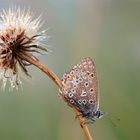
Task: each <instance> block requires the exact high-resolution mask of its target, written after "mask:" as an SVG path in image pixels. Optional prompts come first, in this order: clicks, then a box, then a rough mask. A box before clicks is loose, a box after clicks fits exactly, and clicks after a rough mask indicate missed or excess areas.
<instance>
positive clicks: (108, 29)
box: [0, 0, 140, 140]
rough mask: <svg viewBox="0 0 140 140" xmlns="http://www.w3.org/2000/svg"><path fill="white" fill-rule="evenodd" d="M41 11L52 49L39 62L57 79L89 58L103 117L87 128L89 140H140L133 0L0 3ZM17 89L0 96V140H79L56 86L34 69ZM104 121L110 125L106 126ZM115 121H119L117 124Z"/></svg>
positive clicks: (138, 7) (139, 56)
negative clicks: (83, 59)
mask: <svg viewBox="0 0 140 140" xmlns="http://www.w3.org/2000/svg"><path fill="white" fill-rule="evenodd" d="M0 2H1V9H2V8H8V7H9V6H11V5H19V6H21V7H31V10H32V11H33V12H35V15H36V16H38V15H39V14H40V13H43V16H42V18H43V20H44V21H45V23H46V24H45V25H44V28H46V27H48V26H50V27H51V29H50V30H49V34H50V35H51V36H52V38H51V39H50V41H49V43H48V44H50V45H51V47H50V49H51V50H52V52H51V53H49V54H48V55H47V56H43V57H42V58H41V60H42V62H43V63H45V64H46V65H47V66H48V67H50V68H51V69H52V70H54V71H55V72H56V74H58V76H59V77H61V76H62V74H63V73H64V72H65V71H67V70H69V69H70V68H71V67H72V66H73V65H75V64H76V63H78V62H79V61H80V60H81V59H82V58H83V57H85V56H90V57H92V58H93V59H95V61H96V65H97V70H98V78H99V81H100V101H101V102H100V107H101V109H102V110H103V111H105V112H108V115H107V116H105V117H104V118H103V119H101V120H99V121H97V122H96V123H95V124H94V125H90V131H91V133H92V135H93V137H94V140H99V139H103V140H139V139H140V133H139V131H140V125H139V122H140V109H139V106H140V74H139V72H140V63H139V60H140V39H139V36H140V1H139V0H133V1H132V0H117V1H116V0H86V1H85V0H59V1H57V0H40V1H34V0H30V1H27V0H1V1H0ZM30 72H31V73H32V79H29V78H28V79H27V78H23V79H22V81H23V88H20V89H19V90H18V91H16V90H14V91H13V92H9V91H8V87H7V89H6V91H5V92H2V91H1V92H0V139H1V140H46V139H50V140H65V139H66V140H71V139H73V140H84V136H83V134H82V131H81V128H80V126H79V124H78V122H77V121H75V120H74V117H75V114H74V113H73V112H72V110H71V109H70V108H69V107H67V105H66V104H65V103H63V101H62V100H61V99H60V98H59V97H58V89H57V87H56V86H55V85H54V84H53V83H52V82H51V81H50V79H48V78H47V77H45V75H44V74H43V73H41V72H40V71H39V70H37V69H36V68H34V67H32V68H31V69H30ZM108 117H110V118H111V119H112V120H113V121H114V122H115V123H116V125H117V126H116V127H113V125H112V124H111V121H110V119H109V118H108ZM115 118H120V122H118V121H117V120H116V119H115Z"/></svg>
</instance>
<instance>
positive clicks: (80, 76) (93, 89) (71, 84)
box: [60, 57, 99, 112]
mask: <svg viewBox="0 0 140 140" xmlns="http://www.w3.org/2000/svg"><path fill="white" fill-rule="evenodd" d="M62 85H63V88H62V90H61V91H60V95H61V96H62V97H63V99H64V100H65V101H66V102H67V103H68V105H69V106H71V107H73V106H74V107H76V108H77V109H78V110H79V111H80V112H86V111H87V112H88V111H97V110H98V104H99V99H98V98H99V97H98V81H97V74H96V69H95V64H94V62H93V61H92V59H91V58H89V57H87V58H84V59H82V61H81V62H80V63H79V64H77V65H76V66H74V67H73V68H72V70H71V71H70V72H67V73H65V74H64V75H63V77H62Z"/></svg>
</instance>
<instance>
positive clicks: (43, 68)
mask: <svg viewBox="0 0 140 140" xmlns="http://www.w3.org/2000/svg"><path fill="white" fill-rule="evenodd" d="M26 61H28V62H29V63H30V64H32V65H34V66H36V67H37V68H39V69H40V70H41V71H43V72H44V73H45V74H47V75H48V76H49V78H50V79H52V81H53V82H54V83H55V84H56V85H57V86H58V87H59V88H60V89H62V84H61V81H60V80H59V78H58V77H57V76H56V74H55V73H53V72H52V71H51V70H49V69H48V68H47V67H46V66H45V65H43V64H42V63H40V62H39V61H37V60H34V59H33V58H31V57H29V56H27V57H26ZM73 110H74V112H75V113H76V116H77V118H78V120H79V123H80V126H81V128H82V130H83V133H84V135H85V137H86V140H93V139H92V137H91V134H90V132H89V129H88V126H87V124H86V123H85V119H84V118H83V117H82V116H81V115H80V114H81V113H80V112H79V111H78V110H77V109H76V108H74V107H73Z"/></svg>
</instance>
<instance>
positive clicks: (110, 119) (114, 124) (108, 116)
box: [105, 113, 120, 127]
mask: <svg viewBox="0 0 140 140" xmlns="http://www.w3.org/2000/svg"><path fill="white" fill-rule="evenodd" d="M105 115H107V116H106V117H107V118H108V120H109V121H110V122H111V124H112V125H113V126H114V127H116V126H117V125H116V123H114V121H113V120H112V117H111V116H112V115H110V114H109V113H105ZM113 118H115V120H117V121H120V118H117V117H115V116H113Z"/></svg>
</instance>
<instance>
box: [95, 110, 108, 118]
mask: <svg viewBox="0 0 140 140" xmlns="http://www.w3.org/2000/svg"><path fill="white" fill-rule="evenodd" d="M104 114H105V113H104V112H102V111H100V110H97V111H95V112H93V118H94V119H100V118H102V117H103V116H104Z"/></svg>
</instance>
